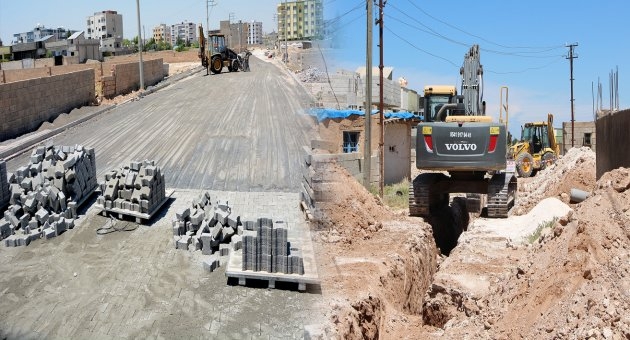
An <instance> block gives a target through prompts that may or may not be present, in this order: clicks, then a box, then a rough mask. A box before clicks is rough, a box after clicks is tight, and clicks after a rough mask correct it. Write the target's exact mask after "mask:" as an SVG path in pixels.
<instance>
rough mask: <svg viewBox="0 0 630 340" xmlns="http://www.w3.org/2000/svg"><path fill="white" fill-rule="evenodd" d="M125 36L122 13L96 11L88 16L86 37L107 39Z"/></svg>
mask: <svg viewBox="0 0 630 340" xmlns="http://www.w3.org/2000/svg"><path fill="white" fill-rule="evenodd" d="M122 37H123V20H122V14H118V12H116V11H102V12H96V13H94V15H92V16H89V17H88V18H87V31H86V38H88V39H101V40H103V39H106V38H121V39H122Z"/></svg>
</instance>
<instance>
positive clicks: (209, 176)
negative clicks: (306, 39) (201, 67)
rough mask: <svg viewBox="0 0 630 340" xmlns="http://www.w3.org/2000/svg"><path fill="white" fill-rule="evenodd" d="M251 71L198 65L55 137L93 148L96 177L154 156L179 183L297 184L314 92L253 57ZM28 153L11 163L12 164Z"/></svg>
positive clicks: (252, 187) (264, 187) (290, 187)
mask: <svg viewBox="0 0 630 340" xmlns="http://www.w3.org/2000/svg"><path fill="white" fill-rule="evenodd" d="M251 69H252V72H237V73H228V72H227V69H225V71H226V73H222V74H219V75H209V76H206V75H205V72H199V73H197V74H195V75H194V76H192V77H189V78H186V79H184V80H182V81H180V82H178V83H176V84H173V85H171V86H169V87H167V88H165V89H162V90H160V91H158V92H156V93H154V94H151V95H148V96H146V97H144V98H142V99H140V100H137V101H133V102H130V103H126V104H123V105H121V106H119V107H118V108H116V109H114V110H112V111H110V112H107V113H104V114H102V115H100V116H98V118H96V119H92V120H90V121H88V122H85V123H83V124H81V125H80V126H77V127H75V128H72V129H71V130H70V131H67V132H65V133H62V134H60V135H58V136H56V137H54V142H55V144H58V145H73V144H83V145H86V146H91V147H93V148H95V150H96V160H97V169H98V173H97V175H99V178H100V177H102V176H100V175H102V174H104V173H105V172H107V171H108V170H109V169H113V168H118V167H119V166H121V165H123V164H129V161H131V160H143V159H154V160H156V161H157V162H158V164H160V165H161V166H162V168H163V170H164V171H165V173H166V183H167V186H169V187H174V188H190V189H194V188H207V189H213V190H236V191H268V190H273V191H295V190H297V189H298V188H299V183H300V178H301V173H300V171H299V169H298V166H299V152H300V150H301V149H302V146H303V145H309V139H308V138H307V136H306V132H307V131H308V129H309V124H310V122H311V120H310V118H307V117H305V116H304V115H299V114H297V113H298V112H301V111H303V108H304V107H306V105H308V101H309V97H308V95H307V94H306V93H305V92H304V91H303V90H302V88H301V87H300V86H298V84H297V83H296V82H295V81H294V79H293V78H291V77H290V75H288V74H286V73H285V72H284V71H282V70H279V69H278V68H277V67H275V66H274V65H273V64H271V63H267V62H263V61H260V60H258V59H255V58H252V61H251ZM27 156H28V155H23V156H22V157H17V158H14V159H12V160H11V161H9V162H8V163H7V166H8V168H9V171H12V170H15V169H16V168H18V167H19V166H21V165H23V164H25V163H26V162H27Z"/></svg>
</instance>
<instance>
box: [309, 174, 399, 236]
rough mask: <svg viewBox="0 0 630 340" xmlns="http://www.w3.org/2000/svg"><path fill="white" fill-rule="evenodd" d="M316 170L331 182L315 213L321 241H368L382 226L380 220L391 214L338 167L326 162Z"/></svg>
mask: <svg viewBox="0 0 630 340" xmlns="http://www.w3.org/2000/svg"><path fill="white" fill-rule="evenodd" d="M319 171H320V172H322V173H323V174H322V176H323V177H326V178H327V179H329V180H330V181H331V183H332V185H330V186H329V188H330V189H331V190H330V192H329V193H327V196H329V199H328V200H326V201H324V202H319V203H318V204H317V209H316V211H315V216H316V219H317V221H318V222H317V229H318V230H319V231H321V233H319V235H320V237H321V238H322V241H324V242H332V243H335V242H342V243H352V241H353V240H355V239H358V238H362V239H369V238H370V237H371V235H372V234H373V233H375V232H377V231H379V230H380V229H381V228H382V227H383V223H382V222H383V221H386V220H391V219H392V217H393V212H392V211H391V210H390V209H389V208H388V207H386V206H385V205H383V203H382V202H381V200H380V199H378V198H377V197H375V196H374V195H372V194H370V193H369V192H368V191H367V190H366V189H365V188H364V187H363V186H362V185H361V184H359V183H358V182H357V181H356V180H355V179H354V177H352V175H350V174H349V173H348V171H346V170H345V169H344V168H342V167H341V166H339V165H338V164H336V163H327V164H326V165H325V166H324V167H323V168H321V169H319Z"/></svg>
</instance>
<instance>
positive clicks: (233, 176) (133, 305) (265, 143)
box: [0, 60, 321, 339]
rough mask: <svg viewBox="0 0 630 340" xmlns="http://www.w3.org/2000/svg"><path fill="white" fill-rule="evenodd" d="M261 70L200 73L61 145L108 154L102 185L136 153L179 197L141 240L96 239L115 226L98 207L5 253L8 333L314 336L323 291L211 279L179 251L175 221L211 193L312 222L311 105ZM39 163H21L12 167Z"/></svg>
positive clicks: (2, 298) (135, 235)
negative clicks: (307, 182) (301, 202)
mask: <svg viewBox="0 0 630 340" xmlns="http://www.w3.org/2000/svg"><path fill="white" fill-rule="evenodd" d="M252 70H253V71H252V72H250V73H236V74H221V75H218V76H204V74H205V72H203V73H198V74H195V75H194V76H192V77H190V78H188V79H186V80H184V81H181V82H179V83H176V84H174V85H172V86H170V87H167V88H165V89H163V90H161V91H159V92H157V93H154V94H151V95H149V96H147V97H145V98H142V99H140V100H137V101H134V102H131V103H128V104H124V105H121V106H120V107H118V108H116V109H114V110H113V111H111V112H108V113H105V114H103V115H101V116H99V117H98V118H97V119H93V120H91V121H88V122H86V123H83V124H81V125H79V126H77V127H75V128H73V129H71V130H70V131H67V132H65V133H63V134H61V135H59V136H57V137H56V138H55V143H56V144H61V145H64V144H75V143H80V144H84V145H89V146H93V147H95V149H96V153H97V168H98V174H99V178H101V177H102V176H101V175H102V174H103V173H104V172H106V171H108V170H109V169H111V168H117V167H119V166H120V165H122V164H127V163H128V161H129V160H132V159H145V158H148V159H155V160H157V161H158V163H159V164H160V165H161V166H162V167H163V169H164V171H165V172H166V181H167V187H169V188H175V189H176V192H175V195H174V200H172V201H171V202H169V203H168V209H164V210H163V211H162V212H161V213H160V216H158V217H156V218H155V219H154V221H152V222H151V225H150V226H139V227H138V229H136V230H134V231H131V232H124V233H123V232H120V233H114V234H108V235H105V236H99V235H96V233H95V231H96V229H97V228H99V227H102V226H104V225H106V224H107V223H108V220H107V219H106V218H104V217H102V216H99V215H96V212H95V211H94V210H93V209H89V210H87V211H86V212H85V215H84V216H83V217H81V219H80V220H79V224H78V226H77V227H75V229H73V230H69V231H67V232H66V233H65V234H63V235H61V236H60V237H57V238H55V239H52V240H49V241H44V240H37V241H35V242H34V243H33V244H31V245H29V246H28V247H21V248H6V247H4V246H0V339H3V338H81V339H88V338H89V339H113V338H116V339H118V338H166V339H171V338H183V339H190V338H194V339H226V338H227V339H270V338H271V339H277V338H284V339H292V338H303V336H304V329H305V327H308V325H310V324H313V323H314V322H315V319H314V315H316V314H317V313H316V312H315V310H316V308H317V307H316V304H317V303H319V302H320V301H321V300H320V293H319V292H318V291H317V289H315V290H312V289H309V291H307V292H306V293H299V292H297V291H294V290H287V289H274V290H269V289H266V288H256V287H240V286H233V285H228V284H226V283H227V279H226V277H225V275H224V271H225V267H223V268H221V269H220V270H219V271H218V272H214V273H207V272H205V271H204V270H203V269H202V265H201V254H200V252H192V251H191V252H186V251H182V250H176V249H174V246H173V240H172V231H171V226H170V220H171V219H172V218H173V216H174V212H175V211H176V210H177V209H178V208H179V207H182V206H185V205H186V204H187V202H189V201H190V200H191V199H192V198H193V197H195V196H196V195H198V194H199V193H200V192H201V190H200V189H201V188H204V189H211V190H213V191H212V195H213V198H212V199H213V200H216V199H228V200H229V201H232V202H233V203H234V204H235V205H240V207H241V208H239V209H242V211H241V214H243V215H247V214H248V213H249V214H252V213H256V214H260V212H261V211H262V210H268V211H269V214H270V215H271V216H270V217H274V218H275V217H276V216H284V217H285V218H286V219H285V220H287V221H292V222H293V223H302V222H300V220H301V215H300V212H299V211H298V208H297V207H298V194H297V191H298V190H297V188H298V186H299V178H300V176H301V175H300V171H299V170H298V169H297V167H298V164H299V153H300V150H301V146H302V145H305V144H307V140H308V138H307V137H306V134H305V130H306V129H307V128H308V127H309V120H308V119H307V118H306V117H300V116H298V115H296V112H298V111H300V110H301V108H302V107H303V105H304V104H305V103H306V102H307V101H308V98H307V96H306V95H305V94H304V93H303V92H302V90H301V88H300V87H299V86H296V84H295V83H293V80H292V78H290V77H289V76H288V75H286V74H284V73H282V72H281V71H279V70H278V69H276V68H275V67H274V66H273V65H271V64H268V63H265V62H261V61H257V60H254V61H253V62H252ZM26 161H27V155H23V156H19V157H17V158H15V159H12V160H11V161H10V162H9V164H8V165H9V170H12V169H15V168H16V167H18V166H20V165H22V164H25V163H26ZM228 191H229V192H228ZM261 206H262V207H263V208H262V210H261ZM119 223H123V222H119ZM75 273H76V276H75V275H74V274H75ZM263 286H264V285H263ZM277 287H281V285H278V284H277ZM288 288H293V289H294V288H295V287H291V286H289V287H288Z"/></svg>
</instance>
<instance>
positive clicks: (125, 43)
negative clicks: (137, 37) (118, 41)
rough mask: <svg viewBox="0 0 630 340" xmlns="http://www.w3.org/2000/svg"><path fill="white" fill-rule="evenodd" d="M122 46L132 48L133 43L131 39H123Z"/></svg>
mask: <svg viewBox="0 0 630 340" xmlns="http://www.w3.org/2000/svg"><path fill="white" fill-rule="evenodd" d="M122 45H123V46H124V47H130V46H131V41H130V40H129V39H126V38H125V39H123V41H122Z"/></svg>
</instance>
